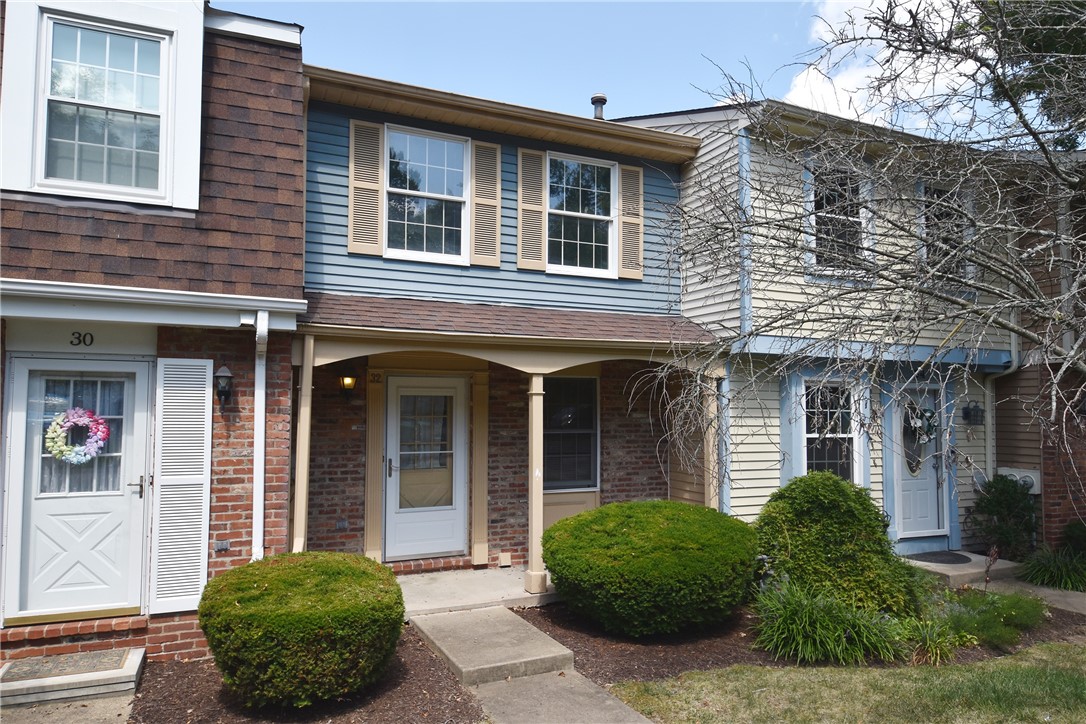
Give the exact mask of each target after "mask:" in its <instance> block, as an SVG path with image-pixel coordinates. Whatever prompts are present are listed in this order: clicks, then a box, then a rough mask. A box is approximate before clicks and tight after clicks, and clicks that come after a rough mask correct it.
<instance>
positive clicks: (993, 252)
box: [671, 0, 1086, 495]
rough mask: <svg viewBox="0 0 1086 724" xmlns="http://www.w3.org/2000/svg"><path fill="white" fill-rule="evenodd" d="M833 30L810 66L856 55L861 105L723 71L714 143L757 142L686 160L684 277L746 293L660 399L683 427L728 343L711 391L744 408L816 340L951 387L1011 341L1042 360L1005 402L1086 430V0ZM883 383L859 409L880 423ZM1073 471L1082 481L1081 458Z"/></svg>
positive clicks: (892, 13) (849, 373)
mask: <svg viewBox="0 0 1086 724" xmlns="http://www.w3.org/2000/svg"><path fill="white" fill-rule="evenodd" d="M831 30H832V32H831V33H830V35H829V36H828V37H829V39H828V40H827V41H826V42H825V44H824V45H823V46H822V47H821V48H820V49H819V51H818V52H817V54H815V55H814V56H812V58H811V59H810V61H809V63H807V64H806V67H805V69H804V72H805V73H808V74H818V75H820V76H821V77H823V78H833V77H834V76H835V74H837V72H838V71H839V70H841V69H842V68H846V67H855V66H856V65H859V64H862V65H863V66H865V67H867V68H868V69H869V73H868V75H867V76H866V77H867V81H866V82H865V83H864V85H863V87H861V88H857V89H838V90H839V91H840V92H841V93H842V94H847V96H848V98H849V99H850V103H849V105H850V106H851V110H852V114H853V115H852V117H850V118H847V119H844V118H841V117H839V116H832V115H828V114H822V113H816V112H813V111H806V110H803V109H799V108H796V107H794V106H790V105H787V104H783V103H777V102H772V101H750V102H743V103H730V101H731V100H732V99H735V98H752V97H754V88H752V87H751V86H750V85H748V84H743V83H740V82H739V81H737V80H736V79H734V78H726V79H725V83H724V85H723V87H722V89H721V90H720V92H719V97H718V100H719V101H720V102H721V108H720V112H721V114H723V115H724V116H726V117H728V118H732V119H734V121H730V122H727V123H723V122H722V123H718V124H717V125H716V127H715V129H714V130H713V132H712V134H711V135H710V136H707V137H706V139H705V144H710V143H714V142H719V143H721V144H722V145H727V144H730V145H731V146H734V147H737V148H738V147H740V146H741V145H742V144H747V145H748V147H749V148H750V154H749V159H750V162H749V167H742V166H741V164H742V162H736V161H735V160H734V158H733V157H731V156H728V155H727V154H723V155H722V156H721V158H722V159H725V160H724V161H720V162H718V163H714V164H710V165H701V166H698V167H697V168H696V170H695V172H694V173H692V174H691V175H690V176H689V178H688V179H687V180H686V184H687V186H686V189H685V194H684V202H683V204H682V206H681V208H679V209H678V210H677V214H678V215H679V218H680V222H681V225H682V230H683V233H682V238H681V242H680V244H681V246H680V247H679V249H678V253H679V255H680V256H681V261H682V266H683V269H684V291H685V292H686V293H687V294H688V299H691V298H696V299H697V300H699V302H700V303H703V304H710V303H714V302H715V303H717V304H718V306H719V308H725V307H729V306H730V307H732V308H735V307H737V306H738V305H739V299H740V298H741V296H742V295H743V293H747V292H749V295H748V298H750V299H752V300H753V304H752V307H751V308H750V309H749V310H745V311H744V314H743V315H739V316H736V315H719V316H716V317H712V316H710V317H708V318H705V319H702V320H700V321H703V322H704V323H706V324H707V325H708V326H709V327H710V328H711V329H712V331H713V332H714V334H715V335H716V341H715V342H714V343H712V344H707V345H704V346H702V347H700V348H698V349H696V350H684V351H682V353H681V354H682V356H683V362H684V364H685V366H686V367H687V368H688V369H692V370H695V373H694V374H692V375H690V376H689V379H691V380H693V382H691V383H689V384H687V385H685V386H684V387H683V390H682V392H681V393H680V394H677V395H676V396H674V397H673V398H672V400H671V403H672V404H671V412H672V415H673V418H674V423H675V424H674V427H675V429H676V430H679V431H687V432H685V433H683V432H680V433H676V440H677V441H678V442H680V443H681V442H682V441H683V440H689V439H691V436H690V435H689V434H688V432H689V430H690V429H691V426H692V425H693V424H694V421H696V420H698V419H702V418H703V416H704V403H705V401H706V400H711V399H716V398H717V397H718V396H719V394H720V390H719V389H718V388H716V387H714V386H713V384H712V380H713V379H715V378H717V377H719V376H720V370H721V369H722V368H723V366H724V365H725V364H727V365H728V366H729V368H730V372H731V373H732V374H733V375H734V376H735V377H736V379H740V380H745V381H746V384H742V385H733V386H732V387H731V389H730V390H729V391H728V393H727V394H728V395H729V396H730V397H729V399H726V400H723V401H724V402H725V403H726V404H728V405H730V406H732V407H733V408H735V409H738V408H739V407H742V406H744V405H745V406H746V408H747V409H750V407H751V405H755V404H758V403H756V402H752V401H749V400H748V401H743V400H741V399H740V397H741V396H742V395H743V394H745V393H746V392H747V391H749V390H751V389H755V388H756V387H757V384H751V383H752V382H754V383H756V382H757V381H758V380H759V379H761V380H763V381H772V380H776V379H778V378H779V377H780V376H781V375H782V374H785V373H786V372H787V371H788V370H794V369H796V368H797V366H801V365H804V364H806V363H807V362H808V361H811V360H821V361H826V360H829V361H830V363H829V365H828V366H826V367H824V368H823V369H824V371H822V372H821V373H820V374H819V376H820V378H823V379H826V380H831V379H833V380H838V379H866V380H872V381H876V382H877V383H879V384H880V385H881V391H882V392H883V393H884V394H890V395H891V397H892V396H893V395H894V394H895V392H894V391H895V390H901V389H902V388H903V386H904V384H905V383H920V382H923V383H937V384H939V385H941V386H943V387H944V388H945V387H946V386H947V385H948V384H949V383H951V382H957V385H958V389H962V383H963V382H964V381H965V376H966V375H967V374H969V371H970V370H971V369H975V367H976V366H977V365H978V364H979V363H981V362H984V361H985V360H983V359H981V356H982V353H983V351H984V350H990V349H1009V348H1010V346H1011V345H1012V343H1013V344H1015V345H1018V347H1017V348H1016V349H1018V350H1020V355H1019V359H1020V361H1021V364H1023V365H1027V366H1036V367H1038V368H1040V369H1042V370H1043V371H1044V374H1043V375H1042V381H1043V384H1042V386H1041V391H1040V395H1039V396H1038V397H1037V399H1030V400H1019V401H1017V403H1016V404H1021V405H1023V407H1024V409H1028V410H1030V411H1031V413H1032V414H1033V415H1034V416H1035V420H1036V421H1037V422H1038V423H1039V424H1041V425H1043V429H1044V432H1045V435H1046V438H1047V440H1048V441H1049V442H1050V443H1051V444H1056V445H1061V446H1064V447H1065V448H1067V449H1069V450H1070V449H1073V448H1074V447H1075V446H1082V445H1086V437H1084V435H1083V425H1084V423H1086V288H1084V285H1086V153H1084V152H1083V151H1082V148H1083V141H1084V139H1086V3H1084V2H1082V1H1081V0H1074V1H1072V0H1050V1H1047V2H1011V1H1010V0H938V1H928V2H926V1H924V0H919V1H917V0H913V1H911V2H903V1H902V0H881V2H880V3H879V4H878V6H877V7H874V8H872V9H869V10H866V11H856V12H854V13H853V14H852V15H850V16H849V17H848V19H847V21H846V22H845V23H844V24H843V25H841V26H839V27H835V28H832V29H831ZM729 160H730V162H731V164H732V165H730V166H729V165H728V163H729ZM736 163H739V164H740V165H739V166H736V165H735V164H736ZM736 179H738V180H736ZM737 184H738V186H737ZM707 290H712V291H711V292H710V291H707ZM691 291H693V292H694V294H693V295H690V292H691ZM688 304H689V302H688ZM904 360H912V363H910V364H903V363H902V362H903V361H904ZM976 379H979V378H974V380H976ZM877 398H878V395H874V396H873V399H872V401H871V405H870V407H869V408H867V410H868V411H867V413H866V414H865V415H864V416H863V417H864V419H863V420H862V424H864V425H866V426H868V427H869V429H870V430H871V431H872V432H874V433H876V434H878V433H879V426H880V421H881V419H882V417H881V409H880V407H879V404H878V399H877ZM948 443H949V438H948ZM691 449H692V447H691V448H688V451H689V450H691ZM1068 457H1070V458H1073V457H1074V456H1073V455H1072V456H1068ZM963 462H964V463H965V464H967V465H968V463H969V462H971V461H968V460H964V461H963V460H958V463H959V468H960V467H961V465H962V464H963ZM1068 479H1069V480H1072V481H1073V483H1074V484H1076V485H1077V486H1078V487H1079V491H1078V492H1079V493H1080V494H1082V495H1086V484H1084V482H1083V481H1084V479H1086V471H1082V470H1076V471H1072V474H1071V475H1069V476H1068Z"/></svg>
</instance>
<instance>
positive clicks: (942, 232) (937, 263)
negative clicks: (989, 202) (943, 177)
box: [924, 186, 967, 278]
mask: <svg viewBox="0 0 1086 724" xmlns="http://www.w3.org/2000/svg"><path fill="white" fill-rule="evenodd" d="M960 204H961V201H960V199H959V198H958V195H957V194H956V193H954V192H953V191H947V190H945V189H940V188H934V187H930V186H925V188H924V258H925V261H926V262H927V264H928V267H929V268H930V269H932V270H933V271H937V272H939V273H940V274H943V275H951V276H955V277H959V278H960V277H962V276H964V275H965V272H966V264H965V259H964V258H963V257H962V255H961V254H962V250H963V247H964V245H965V234H966V228H967V221H966V216H965V213H964V212H963V211H962V209H961V206H960Z"/></svg>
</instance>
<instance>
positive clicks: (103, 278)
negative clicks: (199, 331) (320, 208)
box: [0, 34, 304, 298]
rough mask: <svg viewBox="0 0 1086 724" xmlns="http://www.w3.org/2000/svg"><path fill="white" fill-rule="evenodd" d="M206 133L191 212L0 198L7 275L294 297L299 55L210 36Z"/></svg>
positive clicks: (298, 254) (299, 213)
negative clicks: (197, 201)
mask: <svg viewBox="0 0 1086 724" xmlns="http://www.w3.org/2000/svg"><path fill="white" fill-rule="evenodd" d="M202 136H203V138H204V148H203V149H201V172H200V177H201V178H200V210H199V211H197V212H196V213H195V214H191V213H165V214H164V213H162V212H163V210H162V209H160V208H157V207H155V208H151V207H142V208H140V207H136V209H137V210H135V211H132V210H120V208H118V210H103V209H101V208H100V207H101V206H102V205H101V204H97V205H95V208H88V206H87V205H86V204H83V205H81V204H80V202H79V200H78V199H65V200H63V201H62V202H53V201H51V200H50V199H49V198H48V197H41V200H40V201H39V200H37V199H35V200H34V201H30V200H26V199H16V198H5V199H4V203H3V209H2V210H0V227H2V228H3V229H4V234H3V257H4V276H7V277H13V278H18V279H37V280H41V281H62V282H77V283H85V284H109V285H115V286H129V287H152V288H160V289H175V290H184V291H198V292H212V293H221V294H244V295H257V296H273V297H286V298H300V297H301V296H302V243H303V241H302V223H303V219H304V208H303V183H304V179H303V176H302V161H303V148H304V134H303V119H302V63H301V50H300V49H299V48H287V47H282V46H278V45H269V44H263V43H260V42H257V41H252V40H245V39H240V38H228V37H222V36H216V35H213V34H209V35H207V36H206V40H205V44H204V99H203V133H202ZM189 152H190V153H195V152H196V150H195V149H191V150H190V151H189ZM106 206H107V207H108V206H109V205H108V204H107V205H106ZM131 208H132V207H131V206H128V207H127V209H131Z"/></svg>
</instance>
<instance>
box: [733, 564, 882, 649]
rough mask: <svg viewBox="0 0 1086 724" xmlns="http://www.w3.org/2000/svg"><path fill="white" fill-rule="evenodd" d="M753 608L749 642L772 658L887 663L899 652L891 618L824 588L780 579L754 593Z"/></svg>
mask: <svg viewBox="0 0 1086 724" xmlns="http://www.w3.org/2000/svg"><path fill="white" fill-rule="evenodd" d="M754 608H755V610H756V611H757V613H758V617H759V621H758V638H757V639H756V640H755V644H756V645H757V646H760V647H761V648H763V649H765V650H766V651H769V652H770V653H771V654H773V656H774V657H775V658H778V659H780V658H786V659H791V660H794V661H796V662H797V663H800V664H815V663H822V662H830V663H834V664H844V665H856V664H864V663H866V662H867V660H868V658H869V657H877V658H879V659H882V660H883V661H887V662H889V661H894V660H896V659H898V658H900V656H901V650H900V644H899V636H900V630H899V625H898V624H897V623H896V622H895V621H894V619H892V618H890V617H889V616H886V615H884V614H881V613H878V612H877V611H871V610H865V609H861V608H856V607H855V606H852V605H850V604H848V603H845V602H843V601H840V600H838V599H836V598H834V597H833V596H832V595H831V594H829V593H827V592H826V591H815V590H812V589H810V588H808V587H807V586H804V585H802V584H798V583H794V582H788V581H785V582H783V583H781V584H780V585H774V586H769V587H768V588H766V589H764V590H762V591H761V592H759V593H758V595H757V597H756V598H755V600H754Z"/></svg>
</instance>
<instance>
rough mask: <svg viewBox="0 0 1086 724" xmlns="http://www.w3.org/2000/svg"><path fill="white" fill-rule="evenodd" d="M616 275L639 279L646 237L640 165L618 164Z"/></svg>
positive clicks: (623, 277)
mask: <svg viewBox="0 0 1086 724" xmlns="http://www.w3.org/2000/svg"><path fill="white" fill-rule="evenodd" d="M618 176H619V179H618V189H619V196H618V278H619V279H641V277H642V255H643V251H642V249H643V247H644V241H645V221H644V202H643V195H642V191H641V169H640V168H638V167H636V166H619V167H618Z"/></svg>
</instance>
